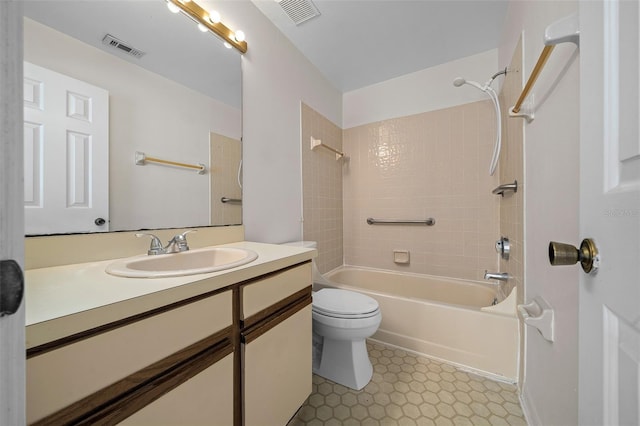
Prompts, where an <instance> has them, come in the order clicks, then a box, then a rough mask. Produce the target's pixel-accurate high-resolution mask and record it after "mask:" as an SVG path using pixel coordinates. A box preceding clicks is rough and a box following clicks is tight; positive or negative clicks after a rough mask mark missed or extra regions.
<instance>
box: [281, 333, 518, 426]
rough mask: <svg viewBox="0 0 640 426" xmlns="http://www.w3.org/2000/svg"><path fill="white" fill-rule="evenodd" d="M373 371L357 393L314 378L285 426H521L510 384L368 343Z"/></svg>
mask: <svg viewBox="0 0 640 426" xmlns="http://www.w3.org/2000/svg"><path fill="white" fill-rule="evenodd" d="M367 349H368V351H369V358H370V359H371V363H372V365H373V369H374V376H373V378H372V380H371V382H370V383H369V384H368V385H367V386H366V387H365V388H364V389H362V390H361V391H355V390H353V389H349V388H346V387H344V386H342V385H339V384H336V383H333V382H332V381H330V380H327V379H325V378H323V377H320V376H316V375H314V376H313V393H312V394H311V395H310V396H309V398H307V400H306V401H305V403H304V405H303V406H302V407H301V408H300V410H298V412H297V413H296V414H295V416H294V417H293V418H292V419H291V420H290V421H289V423H288V425H287V426H301V425H308V426H311V425H325V426H328V425H344V426H350V425H354V426H355V425H393V426H399V425H405V424H406V425H414V424H417V425H434V424H435V425H445V424H446V425H449V424H455V425H497V424H501V425H517V426H526V424H527V423H526V420H525V418H524V416H523V414H522V409H521V407H520V404H519V400H518V393H517V389H516V386H515V385H512V384H510V383H503V382H496V381H493V380H491V379H488V378H486V377H482V376H479V375H477V374H473V373H469V372H465V371H463V370H460V369H458V368H456V367H454V366H452V365H449V364H446V363H442V362H439V361H436V360H433V359H429V358H425V357H422V356H419V355H415V354H412V353H409V352H406V351H404V350H402V349H398V348H392V347H388V346H385V345H383V344H380V343H377V342H375V343H374V342H368V343H367Z"/></svg>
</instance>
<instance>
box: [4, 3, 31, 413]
mask: <svg viewBox="0 0 640 426" xmlns="http://www.w3.org/2000/svg"><path fill="white" fill-rule="evenodd" d="M22 16H23V15H22V0H8V1H7V0H5V1H0V45H1V47H0V52H2V54H0V182H1V184H0V259H14V260H15V261H17V262H18V264H19V265H20V267H21V268H24V208H23V202H24V201H23V200H24V196H23V191H24V188H23V146H22V134H23V127H22V117H23V111H22V91H23V85H22V55H23V53H22V37H23V36H22V26H23V21H22ZM25 363H26V359H25V310H24V303H22V305H21V306H20V308H19V309H18V311H17V312H16V313H15V314H13V315H8V316H4V317H0V424H3V425H21V424H25V422H26V417H25Z"/></svg>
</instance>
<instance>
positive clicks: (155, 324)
mask: <svg viewBox="0 0 640 426" xmlns="http://www.w3.org/2000/svg"><path fill="white" fill-rule="evenodd" d="M231 324H232V302H231V292H230V291H228V292H225V293H221V294H218V295H215V296H212V297H209V298H206V299H203V300H199V301H196V302H193V303H190V304H188V305H184V306H181V307H178V308H175V309H172V310H168V311H165V312H162V313H160V314H158V315H155V316H153V317H149V318H145V319H142V320H139V321H136V322H133V323H130V324H127V325H126V326H123V327H120V328H117V329H114V330H111V331H108V332H105V333H102V334H98V335H96V336H93V337H90V338H87V339H85V340H81V341H79V342H77V343H74V344H71V345H68V346H63V347H61V348H59V349H56V350H53V351H50V352H46V353H44V354H42V355H38V356H34V357H32V358H29V359H28V360H27V422H28V423H32V422H34V421H37V420H40V419H42V418H43V417H45V416H48V415H50V414H52V413H54V412H56V411H58V410H60V409H62V408H64V407H66V406H68V405H70V404H72V403H74V402H76V401H78V400H80V399H82V398H83V397H85V396H87V395H90V394H93V393H95V392H97V391H99V390H101V389H103V388H105V387H106V386H108V385H110V384H112V383H114V382H116V381H118V380H120V379H123V378H126V377H128V376H130V375H132V374H133V373H135V372H137V371H139V370H142V369H143V368H145V367H147V366H149V365H150V364H153V363H155V362H157V361H159V360H162V359H164V358H166V357H168V356H169V355H171V354H174V353H175V352H178V351H179V350H181V349H183V348H185V347H187V346H189V345H192V344H194V343H196V342H198V341H200V340H202V339H204V338H206V337H208V336H211V335H212V334H214V333H215V332H217V331H219V330H222V329H224V328H226V327H228V326H230V325H231Z"/></svg>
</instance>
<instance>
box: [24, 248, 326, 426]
mask: <svg viewBox="0 0 640 426" xmlns="http://www.w3.org/2000/svg"><path fill="white" fill-rule="evenodd" d="M225 246H230V247H240V248H244V249H249V250H253V251H255V252H256V253H258V258H257V259H256V260H254V261H253V262H251V263H249V264H246V265H243V266H240V267H237V268H233V269H228V270H223V271H218V272H214V273H209V274H199V275H191V276H180V277H172V278H157V279H143V278H122V277H116V276H112V275H109V274H106V273H105V272H104V271H105V268H106V266H107V265H109V264H110V263H111V262H112V260H108V261H96V262H88V263H82V264H72V265H62V266H54V267H46V268H39V269H31V270H27V271H26V280H27V295H26V297H27V330H26V334H27V421H28V423H29V424H63V423H64V424H68V423H73V424H114V423H122V424H132V425H145V424H148V425H154V424H159V423H164V424H190V425H196V424H220V425H232V424H234V425H241V424H245V425H264V424H269V425H279V424H282V425H284V424H286V422H287V421H288V420H289V418H290V417H291V416H292V415H293V414H294V413H295V411H296V410H297V409H298V407H300V406H301V405H302V403H303V402H304V400H305V399H306V397H307V396H308V395H309V394H310V392H311V347H312V345H311V259H312V258H313V257H314V256H315V255H316V251H315V250H310V249H304V248H298V247H290V246H279V245H270V244H259V243H250V242H239V243H231V244H226V245H225Z"/></svg>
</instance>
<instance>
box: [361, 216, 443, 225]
mask: <svg viewBox="0 0 640 426" xmlns="http://www.w3.org/2000/svg"><path fill="white" fill-rule="evenodd" d="M367 223H368V224H369V225H426V226H433V225H435V224H436V220H435V219H434V218H432V217H430V218H427V219H419V220H404V219H373V218H371V217H369V218H367Z"/></svg>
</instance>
